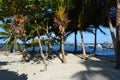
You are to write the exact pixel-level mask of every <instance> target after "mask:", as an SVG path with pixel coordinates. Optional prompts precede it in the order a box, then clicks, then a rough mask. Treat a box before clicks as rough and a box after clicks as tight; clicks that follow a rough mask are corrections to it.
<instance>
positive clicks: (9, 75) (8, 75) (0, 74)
mask: <svg viewBox="0 0 120 80" xmlns="http://www.w3.org/2000/svg"><path fill="white" fill-rule="evenodd" d="M0 80H27V75H26V74H21V75H18V74H17V72H13V71H8V70H0Z"/></svg>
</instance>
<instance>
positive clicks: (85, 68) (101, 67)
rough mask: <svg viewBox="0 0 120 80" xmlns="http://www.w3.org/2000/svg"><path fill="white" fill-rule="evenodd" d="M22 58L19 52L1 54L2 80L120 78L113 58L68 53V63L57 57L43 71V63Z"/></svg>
mask: <svg viewBox="0 0 120 80" xmlns="http://www.w3.org/2000/svg"><path fill="white" fill-rule="evenodd" d="M21 59H22V55H21V54H18V53H14V54H10V55H8V56H5V55H4V54H0V80H120V71H119V70H116V69H114V68H113V67H114V66H115V63H114V62H113V61H112V60H111V59H106V58H99V57H89V58H88V60H86V61H85V60H82V59H81V58H80V56H79V55H78V56H76V55H73V54H67V56H66V59H67V63H66V64H62V63H61V61H60V60H59V58H55V59H54V60H51V61H49V62H48V69H47V71H41V70H43V68H44V67H43V66H44V65H43V64H42V63H39V64H38V63H32V62H31V61H30V62H28V63H22V62H21Z"/></svg>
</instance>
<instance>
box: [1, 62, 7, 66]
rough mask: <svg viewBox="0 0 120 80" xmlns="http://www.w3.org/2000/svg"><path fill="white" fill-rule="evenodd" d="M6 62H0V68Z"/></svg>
mask: <svg viewBox="0 0 120 80" xmlns="http://www.w3.org/2000/svg"><path fill="white" fill-rule="evenodd" d="M7 64H8V62H0V66H3V65H7Z"/></svg>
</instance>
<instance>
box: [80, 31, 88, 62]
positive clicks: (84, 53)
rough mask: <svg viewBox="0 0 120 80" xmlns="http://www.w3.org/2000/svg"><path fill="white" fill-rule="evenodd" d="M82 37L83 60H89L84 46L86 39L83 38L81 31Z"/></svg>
mask: <svg viewBox="0 0 120 80" xmlns="http://www.w3.org/2000/svg"><path fill="white" fill-rule="evenodd" d="M80 35H81V40H82V51H83V59H85V60H86V59H87V54H86V52H85V46H84V38H83V33H82V31H81V30H80Z"/></svg>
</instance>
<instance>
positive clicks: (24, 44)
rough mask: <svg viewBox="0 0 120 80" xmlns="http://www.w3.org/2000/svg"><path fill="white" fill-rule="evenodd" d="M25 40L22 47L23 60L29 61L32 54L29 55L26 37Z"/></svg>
mask: <svg viewBox="0 0 120 80" xmlns="http://www.w3.org/2000/svg"><path fill="white" fill-rule="evenodd" d="M22 42H23V48H22V54H23V60H24V61H29V59H30V56H29V55H28V52H27V49H26V41H25V38H23V39H22Z"/></svg>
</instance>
